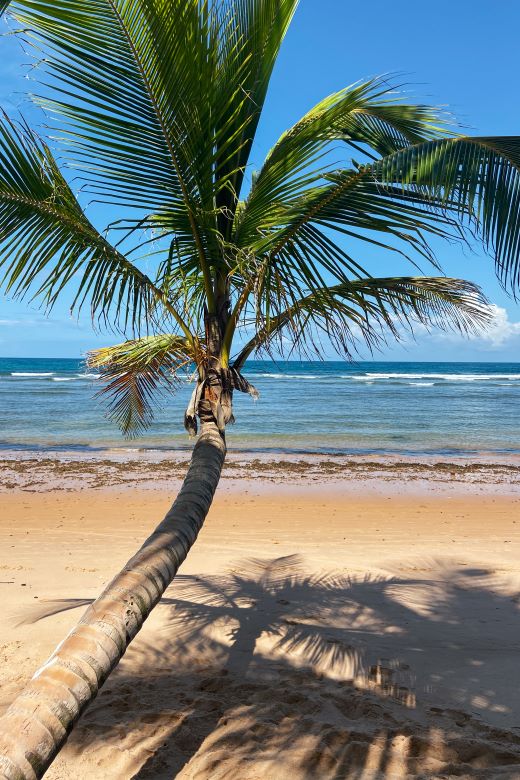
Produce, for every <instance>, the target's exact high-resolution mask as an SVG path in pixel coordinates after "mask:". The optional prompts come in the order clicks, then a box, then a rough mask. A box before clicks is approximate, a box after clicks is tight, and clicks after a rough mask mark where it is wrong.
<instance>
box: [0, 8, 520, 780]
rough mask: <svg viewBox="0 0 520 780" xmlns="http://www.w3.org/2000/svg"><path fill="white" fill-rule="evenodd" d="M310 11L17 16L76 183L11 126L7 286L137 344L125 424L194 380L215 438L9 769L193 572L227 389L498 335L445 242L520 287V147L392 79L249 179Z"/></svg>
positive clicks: (29, 758)
mask: <svg viewBox="0 0 520 780" xmlns="http://www.w3.org/2000/svg"><path fill="white" fill-rule="evenodd" d="M296 5H297V0H168V1H167V0H52V2H50V0H49V1H47V0H16V1H14V2H11V3H9V2H8V1H7V0H0V12H2V11H4V10H7V13H8V16H9V18H10V19H11V20H12V21H13V23H14V25H15V28H16V29H17V31H18V35H19V36H20V37H21V38H22V39H23V40H24V41H25V42H26V43H28V44H30V45H31V46H32V47H33V49H34V51H35V52H36V56H37V57H38V60H39V65H40V69H39V73H41V74H43V76H42V79H41V81H42V86H41V87H40V92H39V94H37V95H36V96H34V100H35V101H36V102H37V104H38V105H39V106H41V107H42V108H43V109H44V110H45V111H46V112H48V113H50V114H52V115H53V116H54V117H56V118H57V119H58V125H57V126H58V128H59V130H58V138H57V139H54V140H53V146H54V147H55V148H59V149H61V152H62V155H64V158H65V159H64V160H63V162H62V166H61V167H62V170H63V171H65V173H66V174H67V176H65V175H64V173H62V172H61V171H60V167H59V166H58V163H57V161H56V159H55V157H54V156H53V153H52V151H51V149H50V147H49V145H48V144H47V143H46V142H45V141H44V140H42V139H41V138H39V137H38V135H37V134H36V133H35V132H34V130H32V129H31V128H30V127H29V126H28V125H27V124H26V123H25V122H24V121H23V120H22V119H19V120H16V121H15V120H14V119H12V118H8V117H7V116H4V117H3V119H2V120H1V123H0V239H1V240H0V266H1V272H2V283H3V286H4V289H5V291H6V292H7V293H10V294H11V295H15V296H16V295H17V296H24V295H25V294H28V293H29V291H31V292H32V293H33V294H34V295H35V296H37V297H39V298H40V299H41V300H42V301H43V303H44V304H45V305H46V307H47V308H51V307H52V306H53V304H54V303H55V302H56V300H57V299H58V298H60V297H61V296H62V295H65V296H67V299H68V300H70V299H71V298H72V300H73V308H74V309H75V310H79V309H81V307H82V306H88V307H89V308H90V312H91V315H92V317H93V319H95V320H98V321H99V320H100V321H101V323H102V324H104V325H107V326H109V325H110V326H112V327H113V328H114V329H115V330H116V331H118V332H121V333H123V334H124V336H125V337H126V338H127V340H126V341H125V342H124V343H122V344H118V345H117V346H115V347H109V348H107V349H105V350H99V351H97V352H96V353H94V354H93V355H92V356H91V362H92V364H93V365H96V366H98V367H99V369H100V370H101V373H102V375H103V378H104V379H105V380H106V389H107V392H108V394H109V397H110V399H111V407H110V408H111V413H112V414H113V416H114V417H115V419H116V420H117V422H118V423H119V424H120V426H121V428H122V429H123V431H124V432H126V433H129V432H131V431H139V430H140V429H142V428H143V427H144V426H146V425H147V424H148V423H149V422H150V420H151V417H152V414H153V407H152V396H153V395H154V394H156V392H157V391H159V392H161V391H170V390H172V389H174V386H175V381H176V379H175V378H176V376H177V375H178V372H179V371H180V370H181V369H183V367H186V366H188V365H195V366H196V372H197V381H196V387H195V391H194V394H193V397H192V400H191V403H190V406H189V408H188V410H187V412H186V417H185V425H186V427H187V429H188V430H189V431H190V432H191V433H195V432H196V429H197V424H198V421H199V422H200V435H199V438H198V440H197V443H196V445H195V447H194V450H193V455H192V460H191V464H190V467H189V469H188V473H187V476H186V479H185V482H184V484H183V487H182V489H181V491H180V493H179V495H178V497H177V499H176V501H175V503H174V504H173V506H172V508H171V509H170V511H169V512H168V514H167V515H166V517H165V519H164V520H163V522H162V523H161V524H160V525H159V526H158V527H157V529H156V530H155V531H154V532H153V533H152V535H151V536H150V537H149V538H148V539H147V540H146V542H145V543H144V545H143V546H142V547H141V549H140V550H139V551H138V552H137V553H136V555H135V556H134V557H133V558H132V559H131V560H130V561H129V562H128V563H127V565H126V566H125V567H124V569H123V570H122V571H121V572H120V573H119V574H118V575H116V577H115V578H114V579H113V580H112V582H111V583H110V585H109V586H108V587H107V588H106V589H105V591H104V592H103V593H102V595H101V596H100V597H99V598H98V599H97V600H96V601H95V602H94V603H93V604H92V605H91V606H90V607H89V609H88V610H87V612H86V613H85V614H84V616H83V617H82V619H81V621H80V623H79V624H78V626H77V627H76V628H75V629H74V630H73V631H72V632H71V634H69V636H68V637H67V638H66V639H65V640H64V642H63V643H62V644H61V645H60V646H59V647H58V648H57V649H56V651H55V652H54V653H53V655H52V656H51V658H50V659H49V661H48V662H47V663H46V664H45V665H44V666H43V667H42V668H41V669H40V670H39V671H38V672H37V673H36V675H35V676H34V678H33V679H32V680H31V682H30V683H29V685H28V687H27V688H26V690H25V691H24V692H23V693H22V694H21V695H20V696H19V697H18V699H17V700H16V701H15V702H14V703H13V705H12V706H11V707H10V708H9V710H8V711H7V713H6V714H5V715H4V716H3V718H2V719H1V721H0V724H1V725H0V733H1V734H2V736H1V737H0V776H1V777H4V778H10V780H13V778H17V779H18V778H34V777H41V776H42V774H43V773H44V771H45V770H46V768H47V767H48V766H49V764H50V763H51V761H52V759H53V758H54V756H55V755H56V754H57V752H58V751H59V749H60V747H61V746H62V745H63V744H64V742H65V740H66V738H67V735H68V733H69V731H70V729H71V728H72V727H73V725H74V723H75V722H76V720H77V719H78V717H79V716H80V714H81V712H82V711H83V710H84V709H85V707H86V706H87V705H88V704H89V702H90V701H92V699H93V698H94V697H95V696H96V694H97V692H98V690H99V688H100V686H101V685H102V683H103V682H104V680H105V679H106V678H107V676H108V675H109V674H110V672H111V671H112V669H113V668H114V667H115V666H116V665H117V663H118V661H119V660H120V658H121V656H122V655H123V653H124V652H125V650H126V647H127V646H128V644H129V643H130V642H131V640H132V639H133V638H134V636H135V635H136V634H137V632H138V631H139V629H140V627H141V625H142V623H143V621H144V620H145V619H146V617H147V616H148V614H149V613H150V611H151V609H152V608H153V607H154V606H155V605H156V604H157V602H158V601H159V600H160V598H161V595H162V593H163V592H164V590H165V588H166V587H167V586H168V584H169V583H170V582H171V580H172V578H173V577H174V576H175V573H176V571H177V569H178V567H179V565H180V564H181V563H182V561H183V560H184V558H185V556H186V555H187V553H188V551H189V549H190V547H191V545H192V544H193V543H194V541H195V539H196V537H197V534H198V531H199V530H200V527H201V525H202V523H203V521H204V518H205V516H206V514H207V512H208V509H209V507H210V504H211V501H212V497H213V494H214V491H215V489H216V486H217V483H218V480H219V477H220V473H221V469H222V465H223V462H224V457H225V451H226V445H225V437H224V431H225V427H226V425H227V424H228V423H229V422H231V421H232V397H233V391H234V390H239V391H246V392H251V393H254V388H252V387H251V385H250V384H249V383H248V382H247V380H246V379H245V378H244V377H243V376H242V373H241V372H242V369H243V367H244V364H245V361H246V360H247V358H248V356H249V355H251V354H252V353H253V352H254V351H255V350H256V351H258V350H263V351H264V352H267V354H274V353H277V352H282V353H283V352H284V351H287V350H288V349H289V350H297V351H299V352H300V353H302V354H312V353H314V354H315V353H316V351H319V348H320V343H321V342H320V339H322V338H325V339H326V340H327V343H332V344H333V345H334V346H335V347H336V349H337V350H338V351H339V352H340V353H341V354H342V355H344V356H346V357H349V356H350V355H351V354H352V352H353V350H355V349H356V344H357V343H359V342H361V343H365V344H368V346H369V347H377V346H378V345H379V344H380V343H381V342H382V341H383V340H384V338H385V335H396V336H398V335H399V333H400V331H401V329H402V328H403V327H407V326H408V327H413V325H414V323H416V322H421V323H424V324H426V325H432V324H434V325H440V326H441V327H445V328H456V329H459V330H461V331H467V330H470V329H473V328H478V327H480V326H481V325H482V324H484V323H485V322H486V320H487V318H488V309H487V308H486V301H485V298H484V296H483V295H482V293H481V292H480V290H479V289H478V288H477V287H476V286H475V285H474V284H471V283H470V282H466V281H463V280H460V279H449V278H446V277H444V276H442V275H441V273H440V269H439V266H438V265H437V264H436V260H435V256H434V253H433V250H432V246H431V245H432V242H433V243H435V240H436V239H438V238H444V239H447V240H456V241H468V240H469V239H470V238H471V237H472V236H475V235H478V236H479V238H480V240H481V241H482V243H483V244H484V246H485V247H486V248H487V249H488V250H489V251H490V253H491V254H492V255H493V256H494V259H495V263H496V268H497V272H498V274H499V277H500V279H501V280H502V282H503V283H504V285H508V284H509V285H510V286H511V287H513V288H514V287H515V286H516V285H517V284H518V281H519V278H520V265H519V257H520V252H519V245H520V244H519V242H520V219H519V217H518V204H519V198H520V176H519V166H520V137H510V138H499V137H482V138H478V137H467V136H460V135H458V134H454V133H453V132H450V126H449V124H448V122H447V119H446V117H444V115H443V114H442V112H440V111H438V110H436V109H432V108H429V107H427V106H422V105H411V104H409V103H407V102H406V101H405V100H404V99H403V97H402V96H400V95H399V94H396V93H395V92H393V91H392V89H391V87H390V85H389V84H388V83H387V81H386V80H385V79H372V80H370V81H367V82H363V83H357V84H355V85H354V86H351V87H348V88H346V89H343V90H341V91H339V92H337V93H335V94H333V95H330V96H329V97H327V98H325V99H324V100H323V101H321V102H320V103H318V105H316V106H315V107H314V108H312V109H311V110H310V111H309V112H308V113H307V114H306V115H305V116H304V117H303V118H302V119H301V120H300V121H298V122H297V123H296V124H295V125H294V126H293V127H292V128H290V129H289V130H288V131H287V132H285V133H284V134H283V135H282V136H281V138H280V139H279V140H278V141H277V142H276V143H275V144H274V146H273V148H272V149H271V151H270V152H269V154H268V156H267V158H266V160H265V162H264V163H263V165H262V166H261V167H260V169H259V170H258V171H256V172H254V173H250V169H249V167H248V163H249V160H250V156H251V149H252V144H253V140H254V137H255V131H256V129H257V125H258V121H259V118H260V113H261V110H262V106H263V103H264V99H265V96H266V92H267V88H268V84H269V79H270V76H271V73H272V70H273V67H274V64H275V61H276V57H277V54H278V51H279V48H280V45H281V43H282V40H283V38H284V35H285V32H286V30H287V28H288V26H289V23H290V21H291V18H292V15H293V13H294V11H295V8H296ZM352 154H355V155H356V157H357V158H358V161H357V162H356V161H355V160H353V159H351V156H350V155H352ZM338 158H340V160H341V162H340V163H338ZM72 170H74V171H75V174H74V175H75V177H77V176H78V175H79V178H80V180H81V182H82V187H81V189H82V192H83V193H84V192H87V191H89V192H90V193H93V194H94V196H95V198H94V199H95V200H97V201H99V200H101V202H102V203H104V204H110V208H111V209H113V208H114V207H118V208H119V209H120V212H119V214H120V216H119V218H118V220H117V221H113V222H112V223H111V224H110V225H109V226H108V227H107V228H106V229H104V230H99V229H98V228H97V227H96V226H95V224H94V222H93V221H91V219H90V218H89V217H88V216H87V215H86V213H85V210H84V208H82V206H81V205H80V204H79V202H78V200H77V198H76V196H75V194H74V193H73V191H72V189H71V182H72V181H73V179H72V173H71V172H72ZM74 181H77V179H76V178H75V179H74ZM92 213H93V214H94V216H96V214H97V217H96V219H95V221H96V222H97V221H98V219H99V215H100V213H101V212H100V209H99V207H96V210H94V211H92ZM374 246H375V247H377V248H378V249H384V250H386V251H387V252H388V253H390V252H392V253H395V254H394V255H390V254H389V255H388V256H389V257H390V256H396V257H401V258H402V257H404V258H406V259H408V260H410V261H411V262H412V263H414V264H415V266H416V267H417V263H418V262H421V261H422V262H429V263H431V264H433V265H434V267H436V269H437V273H438V275H437V276H434V277H424V276H410V277H392V276H388V277H385V278H374V277H372V276H371V275H370V274H369V273H368V272H367V271H366V270H364V268H363V265H362V260H363V254H362V250H363V249H367V248H370V247H374ZM143 269H146V270H143ZM240 333H242V334H245V336H244V335H242V336H240V338H241V341H240V342H239V341H238V335H237V334H240ZM331 413H332V414H333V413H334V410H333V408H332V409H331Z"/></svg>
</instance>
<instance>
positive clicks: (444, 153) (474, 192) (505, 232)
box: [366, 136, 520, 289]
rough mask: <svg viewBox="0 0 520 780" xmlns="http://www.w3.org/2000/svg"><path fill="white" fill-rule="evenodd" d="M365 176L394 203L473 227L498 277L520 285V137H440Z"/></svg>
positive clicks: (380, 163) (390, 157)
mask: <svg viewBox="0 0 520 780" xmlns="http://www.w3.org/2000/svg"><path fill="white" fill-rule="evenodd" d="M366 172H367V174H368V175H369V176H372V177H373V180H374V181H375V182H376V183H377V184H379V185H380V186H381V189H382V191H383V192H384V193H387V194H388V197H389V198H391V199H392V202H395V201H398V200H406V201H407V202H409V203H412V204H413V205H414V206H416V207H417V208H420V209H423V210H426V209H430V212H431V213H435V214H436V215H437V214H439V213H446V212H449V213H451V214H453V215H455V216H456V218H457V219H458V220H459V221H460V222H461V223H462V224H464V223H465V224H469V225H471V226H473V227H474V228H475V230H476V232H477V233H478V235H479V236H480V237H481V239H482V241H483V243H484V246H485V248H486V249H487V250H488V251H489V252H490V253H491V254H492V255H493V256H494V259H495V265H496V269H497V273H498V275H499V278H500V279H501V281H502V283H503V284H504V285H507V284H510V285H511V287H512V288H513V289H514V288H515V287H517V286H518V285H519V283H520V136H510V137H507V136H505V137H504V136H502V137H496V136H482V137H473V138H471V137H460V138H448V139H437V140H433V141H428V142H424V143H420V144H415V145H413V146H410V147H409V148H407V149H402V150H400V151H398V152H395V153H394V154H391V155H388V156H387V157H384V158H383V159H382V160H380V161H378V162H376V163H374V164H373V165H371V166H368V167H367V169H366Z"/></svg>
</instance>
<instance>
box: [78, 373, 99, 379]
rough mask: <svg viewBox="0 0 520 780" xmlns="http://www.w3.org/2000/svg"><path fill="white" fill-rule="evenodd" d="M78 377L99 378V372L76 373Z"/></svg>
mask: <svg viewBox="0 0 520 780" xmlns="http://www.w3.org/2000/svg"><path fill="white" fill-rule="evenodd" d="M76 376H77V378H78V379H99V374H76Z"/></svg>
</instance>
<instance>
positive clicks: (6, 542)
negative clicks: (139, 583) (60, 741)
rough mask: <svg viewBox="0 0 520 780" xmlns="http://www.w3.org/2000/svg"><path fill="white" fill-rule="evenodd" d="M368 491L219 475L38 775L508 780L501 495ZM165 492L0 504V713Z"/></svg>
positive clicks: (516, 552)
mask: <svg viewBox="0 0 520 780" xmlns="http://www.w3.org/2000/svg"><path fill="white" fill-rule="evenodd" d="M372 487H373V488H374V489H371V490H368V491H367V492H365V494H364V495H360V494H359V493H358V492H356V490H355V489H354V487H353V486H352V484H351V485H350V487H347V486H344V485H342V483H338V482H336V483H334V484H332V483H326V482H325V483H323V484H321V485H319V484H318V485H316V484H315V486H314V487H313V488H312V489H305V488H303V487H302V485H294V484H293V485H286V486H284V485H283V484H277V485H273V484H271V483H267V482H265V481H263V480H260V481H250V482H247V483H244V484H243V485H242V487H238V486H237V485H236V484H235V483H232V482H228V483H225V484H224V485H223V487H222V489H221V490H220V491H219V494H218V497H217V499H216V501H215V504H214V507H213V508H212V510H211V513H210V516H209V518H208V521H207V523H206V525H205V527H204V529H203V531H202V532H201V535H200V537H199V540H198V541H197V544H196V546H195V548H194V549H193V551H192V552H191V553H190V556H189V558H188V560H187V561H186V563H185V564H184V566H183V567H182V571H181V575H180V576H179V577H178V579H177V580H176V582H175V583H174V584H173V585H172V586H171V587H170V588H169V590H168V591H167V594H166V596H165V598H164V600H163V602H162V604H161V605H159V606H158V607H157V609H156V610H155V612H154V613H153V615H152V616H151V617H150V619H149V621H148V622H147V623H146V625H145V627H144V628H143V630H142V632H141V634H140V635H139V636H138V638H137V639H136V641H135V642H134V644H133V645H132V646H131V648H130V649H129V651H128V653H127V655H126V657H125V658H124V660H123V661H122V663H121V664H120V666H119V668H118V670H117V671H116V672H115V673H114V674H113V675H112V677H111V678H110V680H109V681H108V682H107V684H106V686H105V688H104V689H103V691H102V693H101V695H100V696H99V698H98V700H97V701H96V702H95V703H94V704H93V706H92V707H91V708H90V710H88V711H87V713H86V714H85V716H84V717H83V718H82V720H81V722H80V723H79V724H78V726H77V728H76V729H75V731H74V733H73V736H72V737H71V739H70V741H69V743H68V745H67V747H66V748H65V749H64V750H63V752H62V754H61V755H60V757H59V758H58V759H57V760H56V762H55V764H54V765H53V767H52V768H51V769H50V771H49V772H48V773H47V775H46V778H49V780H58V779H59V780H72V779H74V780H77V779H78V778H80V779H81V780H83V778H85V779H86V780H87V779H88V780H116V778H117V780H126V779H127V778H139V779H140V780H145V778H148V779H149V780H151V779H152V778H153V779H154V780H171V779H172V778H179V779H182V780H188V778H189V779H190V780H192V779H193V780H195V778H197V780H209V778H211V780H221V779H222V780H223V779H224V778H226V780H228V779H229V780H285V779H286V778H287V779H289V778H290V780H311V778H312V780H314V779H315V778H318V779H322V778H323V779H324V780H329V779H330V778H338V779H339V778H345V780H346V779H347V778H352V779H353V778H356V780H375V779H376V778H385V779H387V778H388V779H389V778H408V777H410V778H412V777H413V778H450V777H457V778H460V777H462V778H466V777H467V778H495V777H501V778H502V777H503V778H520V690H519V689H520V671H519V669H520V614H519V603H520V494H519V493H518V492H516V495H515V494H514V493H513V492H511V491H510V494H509V495H507V494H506V490H507V487H506V486H504V485H502V486H501V490H500V492H498V493H497V491H494V492H493V491H492V490H490V489H486V488H483V487H482V486H479V485H475V484H472V485H466V486H462V487H461V486H460V485H458V486H453V489H450V485H449V484H444V488H443V490H442V491H439V490H437V491H432V490H429V491H428V490H426V489H425V488H424V486H418V487H417V489H416V490H415V492H408V493H406V494H401V495H400V494H399V491H398V490H397V489H396V487H397V488H398V487H399V483H398V482H396V481H395V480H394V483H392V486H391V487H392V491H391V492H389V485H388V484H386V483H384V482H381V483H378V484H377V485H376V486H375V487H374V484H373V485H372ZM376 488H377V489H376ZM169 500H170V498H169V496H168V494H167V493H166V492H165V491H164V490H163V488H162V487H161V488H160V489H158V490H155V491H154V490H150V489H148V490H146V491H144V490H139V489H135V488H134V487H126V488H124V487H121V486H120V487H117V486H116V487H103V488H100V489H98V490H94V489H90V488H89V489H85V490H69V491H57V490H48V491H44V492H38V493H35V492H33V493H30V492H22V491H20V490H19V489H17V490H14V491H11V492H9V491H7V492H4V493H3V494H2V495H1V496H0V507H1V517H0V534H1V537H0V538H1V551H2V552H1V558H0V589H1V590H0V593H1V594H2V608H3V609H2V612H3V618H2V629H1V639H0V648H1V658H2V665H1V678H0V683H1V687H0V707H1V708H2V709H3V708H5V707H6V706H7V705H8V703H9V702H10V701H11V700H12V698H13V697H14V696H15V695H16V693H17V692H18V691H19V690H20V688H21V687H22V686H23V684H24V683H25V682H26V681H27V680H28V678H29V677H30V676H31V675H32V673H33V672H34V671H35V669H36V668H37V667H38V666H39V665H40V664H41V663H42V662H43V661H44V660H45V658H46V657H47V656H48V654H49V653H50V652H51V650H52V649H53V647H54V646H55V645H56V644H57V642H58V641H59V640H60V639H62V638H63V636H64V635H65V634H66V632H67V631H68V630H69V629H70V628H71V626H72V625H73V624H74V623H75V622H76V620H77V619H78V618H79V616H80V610H79V609H77V607H78V606H82V605H83V604H86V603H88V601H89V599H92V598H93V597H95V596H96V595H97V594H98V593H99V591H100V590H101V588H102V586H103V584H104V583H106V582H107V580H108V579H110V577H111V575H112V574H114V573H115V571H117V569H118V568H119V567H120V566H121V565H122V564H123V563H124V562H125V561H126V560H127V558H128V557H129V556H130V554H131V553H132V552H133V551H134V550H135V549H136V547H137V546H138V545H139V544H140V542H141V541H142V540H143V539H144V538H145V536H146V535H147V534H148V532H149V531H150V530H151V528H152V527H153V526H154V525H155V524H156V522H157V521H158V520H159V519H160V518H161V516H162V515H163V514H164V512H165V510H166V508H167V506H168V505H169ZM45 615H50V616H47V617H44V616H45ZM38 618H40V619H38ZM20 621H23V622H22V623H20ZM35 621H36V622H35Z"/></svg>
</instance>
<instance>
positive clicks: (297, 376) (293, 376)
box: [248, 374, 319, 379]
mask: <svg viewBox="0 0 520 780" xmlns="http://www.w3.org/2000/svg"><path fill="white" fill-rule="evenodd" d="M248 376H249V377H250V378H251V379H319V377H318V376H316V374H248Z"/></svg>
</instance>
